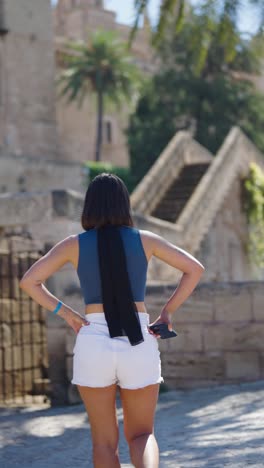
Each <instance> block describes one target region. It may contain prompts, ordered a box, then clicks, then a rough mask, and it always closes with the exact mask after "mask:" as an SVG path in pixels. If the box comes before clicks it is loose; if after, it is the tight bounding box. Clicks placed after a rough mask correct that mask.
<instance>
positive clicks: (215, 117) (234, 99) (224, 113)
mask: <svg viewBox="0 0 264 468" xmlns="http://www.w3.org/2000/svg"><path fill="white" fill-rule="evenodd" d="M205 16H206V14H205ZM205 22H206V17H205V18H202V17H201V15H196V14H195V12H194V11H193V12H191V14H190V15H189V17H188V21H185V23H184V26H183V29H182V31H181V35H180V36H179V37H177V38H175V36H174V35H172V36H169V38H168V39H167V40H164V41H163V44H162V45H161V46H160V47H159V52H160V55H161V57H162V66H161V70H162V71H161V72H160V73H159V74H157V75H156V76H155V77H154V78H153V79H152V80H151V81H150V82H149V83H148V84H147V85H146V86H145V89H144V92H143V94H142V95H141V98H140V99H139V101H138V104H137V108H136V112H135V113H134V114H133V115H132V116H131V119H130V124H129V128H128V130H127V137H128V145H129V149H130V156H131V168H132V171H133V173H134V174H135V178H136V181H137V182H138V181H139V180H140V179H141V178H142V177H143V176H144V174H145V173H146V172H147V170H148V169H149V168H150V167H151V165H152V164H153V163H154V161H155V160H156V158H157V157H158V156H159V154H160V153H161V151H162V150H163V149H164V147H165V146H166V144H167V143H168V142H169V140H170V139H171V138H172V137H173V135H174V134H175V133H176V132H177V131H179V130H191V131H192V133H193V136H194V138H195V139H196V140H197V141H199V142H200V143H201V144H202V145H204V146H205V147H207V148H208V149H209V150H210V151H212V153H215V152H216V151H217V150H218V148H219V146H220V144H221V143H222V142H223V140H224V138H225V137H226V135H227V133H228V131H229V130H230V128H231V127H232V126H233V125H240V127H241V128H242V129H243V130H244V131H245V133H246V134H247V135H248V136H249V137H250V138H251V139H252V140H253V141H254V142H255V143H256V145H257V146H258V147H259V148H260V149H261V150H264V137H263V131H262V129H263V125H264V97H263V95H261V94H260V93H257V92H256V90H255V88H254V86H253V84H252V83H251V82H250V81H249V78H248V79H246V76H245V74H244V73H245V72H247V74H248V75H249V76H250V73H252V72H254V73H257V71H258V70H259V67H260V61H261V56H260V55H259V56H257V54H256V52H255V48H254V47H253V44H252V42H251V41H249V42H248V41H245V40H244V39H243V38H242V37H241V36H240V34H239V32H238V31H237V30H236V29H235V26H234V31H233V36H234V38H235V41H236V44H237V52H236V54H235V55H232V56H228V54H227V52H228V50H225V48H223V46H222V45H221V44H220V43H219V41H218V40H217V36H216V37H215V38H214V40H213V41H212V43H211V47H210V49H209V51H208V54H207V56H206V60H205V61H204V62H203V67H202V68H201V69H200V70H199V72H197V61H196V58H197V57H196V41H197V43H198V44H199V41H198V38H199V34H200V28H201V24H202V23H205ZM212 27H213V28H214V29H215V30H216V29H217V28H216V27H215V26H214V25H212ZM252 40H253V41H254V40H255V38H253V39H252Z"/></svg>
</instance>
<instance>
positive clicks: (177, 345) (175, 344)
mask: <svg viewBox="0 0 264 468" xmlns="http://www.w3.org/2000/svg"><path fill="white" fill-rule="evenodd" d="M174 328H175V331H176V333H177V336H176V337H175V338H171V339H168V340H159V342H161V343H162V342H163V341H166V342H167V343H166V349H167V351H169V352H174V351H175V352H181V351H182V352H185V351H186V352H188V351H202V349H203V342H202V329H203V326H202V325H198V324H185V325H184V324H182V323H181V324H178V325H177V328H176V327H174Z"/></svg>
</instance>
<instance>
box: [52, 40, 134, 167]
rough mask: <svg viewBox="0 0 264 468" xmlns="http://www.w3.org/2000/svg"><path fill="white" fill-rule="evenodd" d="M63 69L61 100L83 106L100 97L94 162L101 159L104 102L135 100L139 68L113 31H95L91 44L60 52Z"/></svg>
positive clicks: (77, 44)
mask: <svg viewBox="0 0 264 468" xmlns="http://www.w3.org/2000/svg"><path fill="white" fill-rule="evenodd" d="M60 61H61V64H62V66H63V70H62V71H61V73H60V75H59V78H58V86H59V88H60V92H59V95H60V97H62V96H66V97H67V98H68V102H72V101H76V102H77V103H78V105H79V106H81V105H82V103H83V101H84V99H85V97H86V96H87V95H89V94H94V95H96V98H97V133H96V135H97V136H96V146H95V160H96V161H100V159H101V145H102V122H103V115H104V109H105V103H106V102H110V103H114V104H115V105H117V106H120V104H121V103H122V102H123V100H125V99H126V100H128V99H129V98H131V97H133V94H134V92H135V89H136V83H137V81H138V73H137V68H136V66H135V65H134V63H133V60H132V58H131V57H130V56H129V54H128V52H127V48H126V44H125V43H124V42H123V41H121V39H119V37H118V36H117V35H116V34H115V33H114V32H113V31H96V32H95V33H93V34H92V36H91V40H89V42H88V43H87V44H86V43H83V42H69V43H67V44H65V50H64V52H62V53H61V56H60Z"/></svg>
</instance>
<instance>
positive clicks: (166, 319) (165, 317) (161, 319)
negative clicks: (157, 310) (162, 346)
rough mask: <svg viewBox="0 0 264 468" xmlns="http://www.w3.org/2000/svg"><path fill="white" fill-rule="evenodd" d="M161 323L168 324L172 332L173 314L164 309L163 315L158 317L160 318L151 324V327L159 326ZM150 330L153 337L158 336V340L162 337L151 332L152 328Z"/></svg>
mask: <svg viewBox="0 0 264 468" xmlns="http://www.w3.org/2000/svg"><path fill="white" fill-rule="evenodd" d="M159 323H167V324H168V329H169V330H172V321H171V314H170V313H169V312H168V311H167V310H166V309H163V310H162V311H161V314H160V315H159V316H158V318H156V320H155V321H154V322H152V323H150V324H149V326H150V325H157V324H159ZM148 330H149V333H151V335H154V336H156V338H160V335H158V334H156V333H154V331H153V330H151V329H150V328H149V329H148Z"/></svg>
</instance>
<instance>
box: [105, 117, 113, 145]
mask: <svg viewBox="0 0 264 468" xmlns="http://www.w3.org/2000/svg"><path fill="white" fill-rule="evenodd" d="M105 133H106V139H105V140H106V143H112V123H111V122H110V120H107V121H106V122H105Z"/></svg>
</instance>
